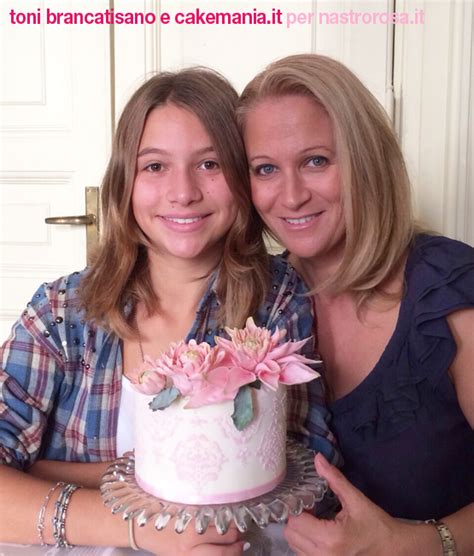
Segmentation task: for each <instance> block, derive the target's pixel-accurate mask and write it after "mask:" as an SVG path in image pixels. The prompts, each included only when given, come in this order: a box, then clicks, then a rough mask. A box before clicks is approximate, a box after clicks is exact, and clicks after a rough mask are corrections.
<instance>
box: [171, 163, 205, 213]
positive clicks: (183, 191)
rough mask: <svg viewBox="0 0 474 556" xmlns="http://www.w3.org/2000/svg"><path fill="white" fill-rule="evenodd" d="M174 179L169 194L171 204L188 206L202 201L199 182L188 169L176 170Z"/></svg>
mask: <svg viewBox="0 0 474 556" xmlns="http://www.w3.org/2000/svg"><path fill="white" fill-rule="evenodd" d="M172 178H173V179H171V182H170V185H169V188H168V192H167V199H168V201H169V202H171V203H178V204H180V205H183V206H186V205H189V204H191V203H195V202H197V201H200V200H201V199H202V191H201V187H200V184H199V181H198V180H197V178H196V176H194V175H193V173H192V172H190V171H189V170H188V169H181V170H180V169H176V171H175V172H174V176H172Z"/></svg>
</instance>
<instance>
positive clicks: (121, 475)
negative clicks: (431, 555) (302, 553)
mask: <svg viewBox="0 0 474 556" xmlns="http://www.w3.org/2000/svg"><path fill="white" fill-rule="evenodd" d="M286 454H287V469H286V475H285V478H284V479H283V480H282V482H281V483H280V484H279V485H278V486H277V487H276V488H274V489H273V490H272V491H270V492H268V493H266V494H264V495H262V496H258V497H257V498H252V499H250V500H245V501H242V502H236V503H229V504H220V505H207V506H196V505H187V504H178V503H175V502H168V501H166V500H162V499H160V498H156V497H155V496H153V495H152V494H149V493H147V492H145V491H144V490H143V489H142V488H141V487H140V486H139V485H138V484H137V482H136V480H135V458H134V455H133V453H132V452H127V453H126V454H124V455H123V456H122V457H120V458H118V459H117V460H115V461H114V462H113V463H112V464H111V465H110V466H109V467H108V468H107V471H106V472H105V473H104V475H103V477H102V480H101V485H100V490H101V494H102V499H103V501H104V504H105V506H107V507H109V508H110V509H111V511H112V513H113V514H118V513H122V514H123V519H125V520H129V519H136V523H137V525H138V526H141V527H143V526H144V525H145V524H146V523H148V522H149V521H150V520H154V525H155V527H156V528H157V529H158V530H161V529H164V528H165V527H166V526H167V525H168V524H169V523H170V522H172V521H174V529H175V531H176V532H177V533H182V532H183V531H184V530H185V529H186V527H187V526H188V525H189V523H190V522H191V521H192V520H193V519H194V521H195V524H194V525H195V529H196V531H197V532H198V533H200V534H202V533H204V532H205V531H206V529H207V527H208V525H209V524H212V523H213V524H214V525H215V527H216V529H217V531H218V532H219V533H220V534H222V535H223V534H225V533H226V531H227V529H228V528H229V525H230V524H231V523H232V522H234V523H235V525H236V527H237V529H238V530H239V531H240V532H241V533H245V532H246V531H248V529H249V527H250V526H251V525H252V523H255V524H257V525H258V527H260V528H262V529H263V528H264V527H266V526H267V525H268V523H269V522H270V521H275V522H277V523H285V522H286V521H287V519H288V516H289V515H299V514H300V513H301V512H302V511H303V510H310V509H312V508H313V507H314V506H315V504H316V503H317V502H320V501H321V500H322V499H323V497H324V494H325V493H326V491H327V488H328V486H327V482H326V480H325V479H323V478H322V477H320V476H319V475H318V474H317V473H316V471H315V469H314V454H313V452H312V451H311V450H308V449H307V448H305V447H304V446H301V444H298V443H297V442H295V441H294V440H288V441H287V451H286Z"/></svg>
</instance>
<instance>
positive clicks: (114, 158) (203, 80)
mask: <svg viewBox="0 0 474 556" xmlns="http://www.w3.org/2000/svg"><path fill="white" fill-rule="evenodd" d="M237 103H238V95H237V93H236V92H235V90H234V89H233V87H232V86H231V85H230V83H229V82H228V81H227V80H226V79H224V78H223V77H222V76H221V75H219V74H218V73H216V72H214V71H212V70H209V69H206V68H190V69H185V70H182V71H179V72H176V73H170V72H167V73H161V74H159V75H156V76H154V77H152V78H151V79H149V80H148V81H147V82H146V83H144V84H143V85H142V86H141V87H140V88H139V89H138V90H137V91H136V92H135V93H134V95H133V96H132V98H131V99H130V100H129V102H128V103H127V105H126V106H125V109H124V110H123V113H122V116H121V118H120V121H119V124H118V127H117V131H116V134H115V138H114V144H113V150H112V155H111V158H110V161H109V164H108V167H107V170H106V173H105V176H104V180H103V182H102V189H101V205H102V206H101V208H102V219H103V227H102V233H101V242H100V244H99V248H98V250H97V252H96V254H95V258H94V262H93V264H92V265H91V268H90V269H89V272H88V273H87V276H86V277H85V279H84V282H83V284H82V288H81V297H82V302H83V305H84V308H85V311H86V316H87V318H88V319H91V320H95V321H96V322H98V323H100V324H101V325H102V326H105V327H107V328H108V329H110V330H112V331H114V332H115V333H117V334H118V335H119V336H120V337H125V336H134V335H135V334H136V332H135V329H134V326H133V324H132V323H131V322H130V319H129V318H128V315H129V312H130V309H133V307H134V306H135V305H136V303H137V302H139V301H140V302H142V303H144V305H145V307H146V309H147V311H148V313H149V314H152V313H154V312H156V311H159V299H158V296H157V294H156V293H155V292H154V291H153V288H152V285H151V279H150V274H149V268H148V258H147V249H146V247H147V245H148V240H147V238H146V237H145V235H144V234H143V233H142V231H141V230H140V228H139V227H138V225H137V223H136V221H135V218H134V215H133V212H132V206H131V196H132V189H133V184H134V179H135V174H136V160H137V153H138V147H139V143H140V139H141V135H142V132H143V128H144V126H145V121H146V118H147V116H148V114H149V113H150V112H151V111H152V110H153V109H154V108H157V107H159V106H162V105H164V104H174V105H176V106H179V107H181V108H185V109H186V110H189V111H191V112H192V113H193V114H195V115H196V116H197V117H198V118H199V120H200V121H201V122H202V124H203V125H204V127H205V128H206V130H207V132H208V133H209V136H210V138H211V141H212V143H213V147H214V149H215V151H216V154H217V159H218V161H219V164H220V166H221V168H222V171H223V173H224V176H225V178H226V181H227V183H228V185H229V188H230V190H231V191H232V193H233V196H234V200H235V203H236V205H237V209H238V210H237V218H236V221H235V223H234V224H233V226H232V228H231V229H230V231H229V233H228V235H227V237H226V238H225V243H224V248H223V255H222V261H221V265H220V268H219V276H218V282H217V294H218V296H219V299H220V301H221V314H220V322H221V324H224V323H225V324H226V325H229V326H241V325H243V323H244V322H245V319H246V318H247V317H248V316H249V315H251V314H252V313H254V312H255V310H256V309H257V308H258V306H259V305H260V303H261V302H262V301H263V299H264V295H265V291H266V287H267V276H268V257H267V255H266V251H265V247H264V243H263V239H262V228H263V225H262V222H261V220H260V218H259V217H258V215H257V214H256V212H255V209H253V207H252V204H251V197H250V184H249V177H248V166H247V159H246V156H245V150H244V146H243V142H242V139H241V136H240V133H239V129H238V126H237V122H236V117H235V112H236V108H237Z"/></svg>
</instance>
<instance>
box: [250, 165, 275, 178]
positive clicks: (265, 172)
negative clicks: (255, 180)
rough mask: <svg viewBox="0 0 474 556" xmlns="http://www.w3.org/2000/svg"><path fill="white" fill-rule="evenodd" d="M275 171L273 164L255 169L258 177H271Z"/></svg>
mask: <svg viewBox="0 0 474 556" xmlns="http://www.w3.org/2000/svg"><path fill="white" fill-rule="evenodd" d="M274 171H275V166H274V165H273V164H260V166H257V167H256V168H255V174H256V175H257V176H270V175H271V174H273V172H274Z"/></svg>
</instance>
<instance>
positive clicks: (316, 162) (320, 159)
mask: <svg viewBox="0 0 474 556" xmlns="http://www.w3.org/2000/svg"><path fill="white" fill-rule="evenodd" d="M327 163H328V159H327V158H326V157H325V156H313V157H311V158H310V159H309V160H308V163H307V165H308V166H312V167H313V168H321V167H322V166H326V164H327Z"/></svg>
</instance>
